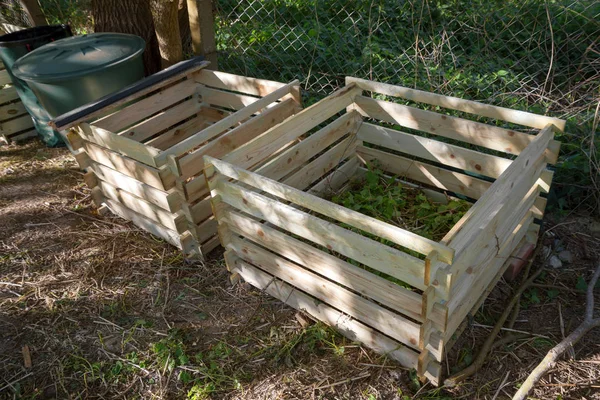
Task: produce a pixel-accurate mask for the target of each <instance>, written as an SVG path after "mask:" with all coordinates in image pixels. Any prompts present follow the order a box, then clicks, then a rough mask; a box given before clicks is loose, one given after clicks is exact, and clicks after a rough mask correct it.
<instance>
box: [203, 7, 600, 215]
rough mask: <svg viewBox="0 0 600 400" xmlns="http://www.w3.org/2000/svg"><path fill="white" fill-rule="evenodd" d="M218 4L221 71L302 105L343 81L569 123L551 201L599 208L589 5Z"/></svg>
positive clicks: (597, 46)
mask: <svg viewBox="0 0 600 400" xmlns="http://www.w3.org/2000/svg"><path fill="white" fill-rule="evenodd" d="M216 2H217V3H216V6H215V10H216V24H217V29H216V35H217V38H216V39H217V45H218V52H219V54H218V55H219V68H220V69H222V70H225V71H230V72H234V73H240V74H244V75H250V76H255V77H259V78H267V79H274V80H279V81H290V80H292V79H299V80H300V81H301V82H302V84H303V88H304V89H305V91H306V93H305V94H306V95H307V99H306V100H308V102H307V103H311V102H313V101H315V100H317V99H319V98H321V97H323V96H325V95H327V94H328V93H331V91H333V90H335V89H336V88H339V87H340V86H343V85H344V77H345V76H346V75H351V76H357V77H360V78H366V79H372V80H377V81H382V82H387V83H392V84H398V85H403V86H408V87H411V88H418V89H422V90H427V91H432V92H435V93H439V94H444V95H451V96H457V97H462V98H467V99H472V100H478V101H482V102H485V103H489V104H495V105H500V106H505V107H510V108H514V109H520V110H526V111H530V112H534V113H539V114H546V115H552V116H557V117H560V118H565V119H567V120H568V125H567V131H566V133H565V134H563V135H559V137H558V139H559V140H561V141H562V142H563V146H562V150H561V154H562V158H561V160H562V161H561V163H560V165H559V170H558V173H557V174H556V175H557V176H556V179H555V182H556V185H555V188H556V191H555V192H554V193H553V195H554V196H555V199H554V200H556V201H554V202H552V203H553V204H558V206H559V207H561V208H572V207H575V206H577V205H580V204H582V200H583V203H585V204H588V205H589V204H591V205H592V207H593V208H596V209H598V208H599V207H598V205H599V204H600V194H599V193H600V187H599V186H598V184H599V183H600V182H599V179H598V174H599V171H600V170H599V169H598V165H599V164H598V161H599V160H598V158H597V154H598V150H599V149H600V145H599V143H600V140H598V137H597V135H598V134H597V128H598V118H599V116H598V111H599V110H598V109H599V107H600V2H598V1H597V0H555V1H544V0H506V1H490V0H406V1H396V0H242V1H239V0H216Z"/></svg>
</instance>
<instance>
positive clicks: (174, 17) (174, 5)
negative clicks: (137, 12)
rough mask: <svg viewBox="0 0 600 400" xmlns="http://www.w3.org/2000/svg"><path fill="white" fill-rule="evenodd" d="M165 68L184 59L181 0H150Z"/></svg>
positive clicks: (162, 62)
mask: <svg viewBox="0 0 600 400" xmlns="http://www.w3.org/2000/svg"><path fill="white" fill-rule="evenodd" d="M150 4H151V8H152V16H153V17H154V26H155V28H156V37H157V38H158V48H159V49H160V56H161V58H162V61H161V64H162V67H163V68H167V67H170V66H171V65H173V64H175V63H178V62H179V61H181V60H182V59H183V50H182V46H181V37H180V36H179V18H178V10H179V0H150Z"/></svg>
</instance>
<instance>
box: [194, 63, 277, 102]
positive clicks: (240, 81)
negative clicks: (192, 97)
mask: <svg viewBox="0 0 600 400" xmlns="http://www.w3.org/2000/svg"><path fill="white" fill-rule="evenodd" d="M194 79H195V80H196V82H198V83H201V84H203V85H206V86H212V87H215V88H218V89H226V90H233V91H236V92H240V93H246V94H251V95H254V96H261V97H264V96H266V95H268V94H269V93H272V92H274V91H275V90H277V89H280V88H282V87H284V86H285V83H281V82H275V81H269V80H265V79H256V78H250V77H247V76H241V75H234V74H229V73H227V72H221V71H212V70H208V69H204V70H202V71H200V72H198V73H197V74H195V75H194Z"/></svg>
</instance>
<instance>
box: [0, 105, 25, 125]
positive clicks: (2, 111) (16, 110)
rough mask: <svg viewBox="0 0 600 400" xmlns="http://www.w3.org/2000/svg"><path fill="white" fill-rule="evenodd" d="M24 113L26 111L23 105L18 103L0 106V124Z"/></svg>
mask: <svg viewBox="0 0 600 400" xmlns="http://www.w3.org/2000/svg"><path fill="white" fill-rule="evenodd" d="M26 113H27V110H26V109H25V106H24V105H23V103H21V102H20V101H19V102H15V103H10V104H6V105H4V106H0V123H1V122H2V121H5V120H7V119H9V118H14V117H17V116H19V115H23V114H26Z"/></svg>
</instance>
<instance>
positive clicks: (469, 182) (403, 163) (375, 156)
mask: <svg viewBox="0 0 600 400" xmlns="http://www.w3.org/2000/svg"><path fill="white" fill-rule="evenodd" d="M356 152H357V154H358V155H359V158H362V159H363V160H364V161H366V162H367V163H371V164H374V165H377V166H378V167H379V168H381V169H383V170H384V171H386V172H389V173H390V174H393V175H396V176H399V177H404V178H408V179H411V180H414V181H417V182H421V183H423V184H425V185H429V186H432V187H436V188H439V189H442V190H448V191H451V192H454V193H459V194H462V195H465V196H467V197H470V198H473V199H478V198H480V197H481V196H482V195H483V194H484V193H485V191H486V190H487V189H488V188H489V187H490V186H491V183H490V182H487V181H484V180H482V179H479V178H475V177H472V176H469V175H466V174H462V173H460V172H454V171H450V170H447V169H445V168H441V167H435V166H433V165H430V164H427V163H424V162H420V161H415V160H411V159H409V158H406V157H402V156H397V155H394V154H391V153H387V152H384V151H381V150H375V149H372V148H369V147H365V146H358V148H357V150H356Z"/></svg>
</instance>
